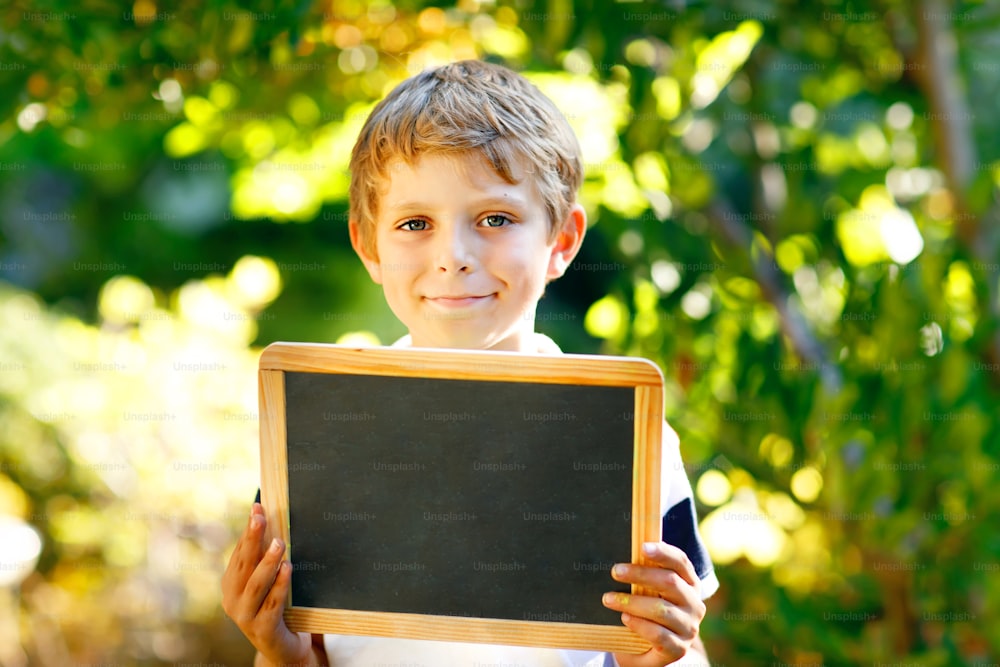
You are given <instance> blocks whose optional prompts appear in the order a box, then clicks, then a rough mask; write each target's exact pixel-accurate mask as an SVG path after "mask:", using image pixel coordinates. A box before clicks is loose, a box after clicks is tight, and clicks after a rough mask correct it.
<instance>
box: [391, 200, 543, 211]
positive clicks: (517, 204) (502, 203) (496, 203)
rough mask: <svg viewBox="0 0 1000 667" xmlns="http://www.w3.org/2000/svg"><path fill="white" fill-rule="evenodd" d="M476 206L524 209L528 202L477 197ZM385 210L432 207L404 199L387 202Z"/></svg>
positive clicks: (431, 207)
mask: <svg viewBox="0 0 1000 667" xmlns="http://www.w3.org/2000/svg"><path fill="white" fill-rule="evenodd" d="M471 205H472V206H474V207H476V208H498V209H509V208H513V209H516V210H518V211H521V210H524V209H525V208H526V207H527V205H528V202H527V201H525V200H524V199H522V198H521V197H484V198H483V199H477V200H475V201H474V202H472V204H471ZM385 208H386V210H387V211H392V212H393V213H397V214H399V213H404V214H405V213H413V212H418V211H428V210H431V209H433V205H431V204H428V203H425V202H422V201H412V200H406V201H401V202H396V203H393V202H389V203H388V205H386V207H385Z"/></svg>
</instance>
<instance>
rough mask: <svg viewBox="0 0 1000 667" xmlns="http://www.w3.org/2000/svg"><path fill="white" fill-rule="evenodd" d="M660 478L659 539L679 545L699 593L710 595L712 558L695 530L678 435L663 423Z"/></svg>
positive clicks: (713, 580) (714, 587) (713, 588)
mask: <svg viewBox="0 0 1000 667" xmlns="http://www.w3.org/2000/svg"><path fill="white" fill-rule="evenodd" d="M661 461H662V478H661V489H662V490H661V494H662V495H661V498H660V514H661V515H662V516H663V541H664V542H666V543H667V544H672V545H673V546H675V547H677V548H679V549H681V550H682V551H683V552H684V553H685V554H687V557H688V558H689V559H690V560H691V564H692V565H694V569H695V572H697V573H698V578H699V579H700V580H701V597H702V599H705V598H707V597H710V596H711V595H712V594H713V593H715V591H716V590H718V588H719V580H718V578H717V577H716V576H715V568H714V566H713V565H712V559H711V558H710V557H709V555H708V549H706V548H705V543H704V542H703V541H702V539H701V533H699V532H698V515H697V512H696V511H695V506H694V494H693V493H692V491H691V482H690V481H689V480H688V477H687V472H686V471H685V469H684V462H683V461H682V460H681V449H680V438H678V437H677V433H676V432H675V431H674V429H672V428H671V427H670V425H669V424H667V423H666V422H664V423H663V447H662V451H661Z"/></svg>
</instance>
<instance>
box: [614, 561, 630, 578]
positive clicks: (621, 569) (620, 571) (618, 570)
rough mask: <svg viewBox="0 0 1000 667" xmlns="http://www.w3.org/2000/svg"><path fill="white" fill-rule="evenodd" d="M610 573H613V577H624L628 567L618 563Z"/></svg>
mask: <svg viewBox="0 0 1000 667" xmlns="http://www.w3.org/2000/svg"><path fill="white" fill-rule="evenodd" d="M611 571H612V572H614V574H615V576H618V577H624V576H625V575H626V574H628V565H622V564H621V563H619V564H618V565H615V566H614V568H613V569H612V570H611Z"/></svg>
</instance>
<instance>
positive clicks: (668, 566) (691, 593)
mask: <svg viewBox="0 0 1000 667" xmlns="http://www.w3.org/2000/svg"><path fill="white" fill-rule="evenodd" d="M642 546H643V549H642V551H643V554H644V555H645V556H646V559H647V560H648V561H650V562H652V563H653V565H634V564H630V563H619V564H617V565H615V566H614V568H612V570H611V576H612V577H613V578H614V579H615V580H616V581H621V582H623V583H628V584H638V585H639V586H641V587H642V588H644V589H646V591H649V592H650V593H652V595H630V594H628V593H605V594H604V599H603V602H604V606H605V607H607V608H608V609H614V610H615V611H620V612H623V613H622V623H624V624H625V627H627V628H629V629H630V630H632V631H633V632H635V634H637V635H639V636H640V637H642V638H643V639H645V640H646V641H648V642H649V643H650V644H652V648H650V650H648V651H646V652H645V653H643V654H641V655H631V654H628V653H616V654H615V659H616V660H617V661H618V664H619V665H621V667H660V666H662V665H667V664H670V663H672V662H675V661H677V660H680V659H681V658H682V657H684V656H685V655H688V652H689V651H690V650H691V648H692V646H700V642H699V641H698V626H699V625H700V624H701V619H703V618H704V617H705V603H704V602H702V601H701V595H700V593H699V582H698V574H697V573H696V572H695V570H694V566H693V565H692V564H691V561H690V560H689V559H688V557H687V554H685V553H684V552H683V551H681V550H680V549H678V548H677V547H674V546H671V545H669V544H666V543H665V542H649V543H646V544H644V545H642ZM654 596H655V597H654Z"/></svg>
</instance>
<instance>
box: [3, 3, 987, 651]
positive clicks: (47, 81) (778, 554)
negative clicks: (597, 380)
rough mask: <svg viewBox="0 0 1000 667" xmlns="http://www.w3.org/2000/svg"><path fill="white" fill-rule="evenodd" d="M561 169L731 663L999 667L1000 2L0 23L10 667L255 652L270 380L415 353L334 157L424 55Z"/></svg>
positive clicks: (174, 7) (558, 323)
mask: <svg viewBox="0 0 1000 667" xmlns="http://www.w3.org/2000/svg"><path fill="white" fill-rule="evenodd" d="M462 58H484V59H488V60H491V61H496V62H500V63H504V64H506V65H508V66H510V67H512V68H514V69H516V70H518V71H521V72H523V73H524V74H525V75H526V76H528V77H529V78H530V79H531V80H532V81H533V82H535V83H536V84H537V85H538V86H539V87H540V88H541V89H542V90H543V91H544V92H546V93H547V94H549V95H550V96H551V97H552V98H553V99H554V100H555V101H556V103H557V104H558V105H559V107H560V108H561V109H562V110H563V112H564V113H565V114H566V116H567V118H568V119H569V121H570V123H571V124H572V125H573V127H574V128H575V130H576V131H577V133H578V136H579V138H580V141H581V144H582V146H583V151H584V156H585V161H586V166H587V179H586V183H585V185H584V188H583V191H582V193H581V197H582V200H583V203H584V204H585V206H586V207H587V209H588V211H589V215H590V219H591V221H592V227H591V229H590V231H589V233H588V238H587V241H586V243H585V247H584V250H583V252H582V254H581V255H580V257H579V258H578V260H577V261H576V262H575V263H574V265H573V267H572V268H571V270H570V271H569V274H568V275H567V276H566V277H565V278H564V279H562V280H560V281H558V282H556V283H554V284H553V285H552V286H551V287H550V289H549V292H548V294H547V296H546V298H545V299H544V300H543V302H542V306H541V309H540V312H539V318H538V329H539V330H540V331H543V332H545V333H547V334H549V335H551V336H552V337H553V338H555V340H556V341H557V342H559V343H560V344H561V345H562V346H563V348H564V349H566V350H568V351H573V352H581V353H612V354H628V355H640V356H645V357H648V358H651V359H653V360H655V361H657V362H658V363H659V364H660V365H661V367H662V368H663V370H664V373H665V375H666V381H667V405H666V410H667V415H668V419H669V421H670V422H671V424H672V425H673V426H674V427H675V428H676V429H677V430H678V431H679V433H680V435H681V440H682V443H683V455H684V457H685V460H686V462H687V464H688V474H689V476H690V478H691V480H692V483H693V484H694V486H695V489H696V496H697V501H698V504H699V512H700V515H701V517H702V524H701V527H702V530H703V533H704V536H705V539H706V541H707V544H708V546H709V549H710V551H711V553H712V556H713V558H714V560H715V563H716V565H717V569H718V574H719V578H720V579H721V581H722V588H721V590H720V592H719V593H718V594H717V595H716V596H715V597H714V599H713V600H712V601H711V602H710V606H709V615H708V617H707V619H706V621H705V622H704V624H703V626H702V633H703V636H704V638H705V641H706V644H707V646H708V649H709V654H710V655H711V656H712V658H713V660H714V662H715V664H717V665H784V664H787V665H861V664H876V665H877V664H894V665H908V666H909V665H918V666H932V665H933V666H936V665H979V666H986V665H996V664H997V663H998V662H1000V604H998V602H1000V531H998V530H997V526H998V525H1000V493H997V491H996V489H997V488H998V484H1000V420H998V407H997V406H998V404H1000V400H998V399H1000V329H998V322H1000V296H998V294H1000V200H998V197H997V193H998V186H1000V134H998V133H997V131H996V121H997V118H998V114H1000V5H998V4H997V3H995V2H947V1H945V0H914V1H912V2H904V1H902V0H882V1H877V0H870V1H869V0H857V1H855V2H847V3H845V2H837V1H833V0H831V1H829V2H820V1H815V2H803V3H794V2H786V1H777V0H746V1H745V2H695V1H690V2H689V1H686V0H664V1H662V2H659V3H649V2H628V3H616V2H587V1H586V0H550V1H549V2H541V3H537V4H532V3H530V2H521V1H515V2H509V1H506V0H496V1H495V2H487V1H480V0H459V1H458V2H457V4H452V3H442V4H438V3H427V2H421V1H419V0H403V1H400V2H390V1H388V0H383V1H373V2H365V1H363V0H343V1H342V0H332V1H323V2H315V3H314V2H309V1H305V2H302V1H300V2H283V3H271V2H266V1H264V2H259V3H256V4H254V5H253V6H250V5H248V4H245V3H239V2H235V1H229V0H214V1H212V2H194V1H192V0H180V1H178V2H170V3H167V2H157V0H138V1H137V2H135V4H129V3H117V2H111V1H107V0H106V1H94V0H83V1H69V0H66V1H63V0H50V1H48V2H38V3H26V2H19V1H17V0H15V1H14V2H13V3H11V2H10V1H9V0H8V1H6V2H2V3H0V109H2V114H0V664H2V665H4V667H8V666H21V665H41V666H49V665H52V666H57V665H58V666H66V665H89V664H101V665H181V664H188V665H194V664H198V665H247V664H250V663H251V657H252V650H251V648H250V646H249V644H248V643H247V642H246V640H245V639H243V638H242V636H241V635H240V634H239V632H238V631H237V630H236V628H235V626H234V625H233V624H232V623H231V622H229V621H228V620H227V619H226V618H225V617H224V615H223V613H222V611H221V608H220V592H219V581H220V575H221V572H222V571H223V569H224V567H225V563H226V562H227V559H228V556H229V552H230V551H231V549H232V547H233V544H234V543H235V540H236V536H237V535H238V534H239V532H240V531H241V530H242V528H243V526H244V525H245V523H246V518H247V515H248V511H249V507H250V504H251V502H252V500H253V497H254V493H255V491H256V489H257V485H258V481H257V480H258V468H257V456H258V452H257V432H256V429H257V414H256V406H257V384H256V359H257V355H258V354H259V351H260V349H261V348H262V347H263V346H264V345H266V344H268V343H270V342H272V341H276V340H294V341H316V342H346V341H351V342H365V341H368V342H381V343H389V342H392V341H393V340H395V338H396V337H398V336H399V335H401V334H403V333H404V331H403V330H402V328H401V326H400V325H399V324H398V323H397V322H395V321H394V320H393V318H392V316H391V313H390V312H389V311H388V309H387V308H386V306H385V304H384V302H383V300H382V297H381V293H380V292H379V290H378V288H377V287H376V286H374V285H372V284H371V282H370V281H369V280H368V278H367V276H366V275H365V274H364V273H363V270H362V267H361V264H360V262H359V261H358V260H357V259H356V258H355V257H354V255H353V254H352V252H351V250H350V246H349V244H348V238H347V225H346V211H347V186H348V178H349V176H348V173H347V171H346V167H347V164H348V158H349V153H350V149H351V147H352V145H353V142H354V139H355V137H356V134H357V132H358V129H359V127H360V124H361V123H362V122H363V120H364V118H365V116H366V114H367V113H368V112H369V110H370V109H371V108H372V106H373V105H374V103H375V102H376V101H377V100H378V99H380V98H381V96H383V95H384V94H385V93H386V92H387V91H388V90H389V89H390V88H391V87H392V86H393V85H394V84H396V83H397V82H399V81H401V80H402V79H404V78H406V77H407V76H410V75H412V74H414V73H416V72H419V71H420V70H422V69H423V68H425V67H427V66H432V65H436V64H440V63H444V62H447V61H451V60H455V59H462Z"/></svg>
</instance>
